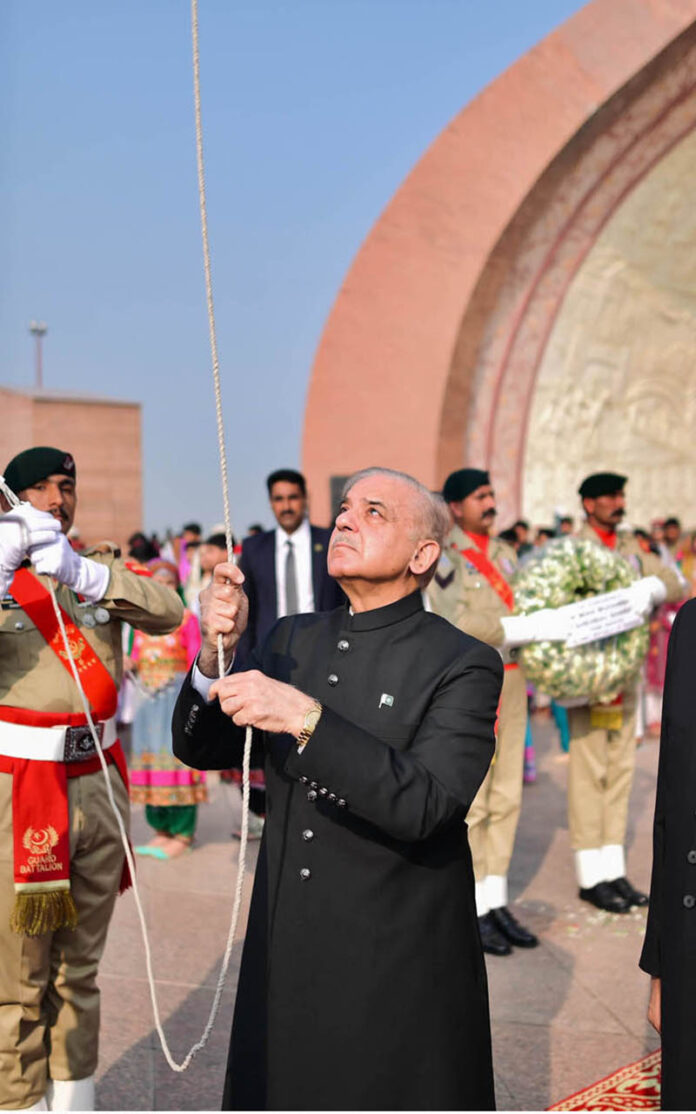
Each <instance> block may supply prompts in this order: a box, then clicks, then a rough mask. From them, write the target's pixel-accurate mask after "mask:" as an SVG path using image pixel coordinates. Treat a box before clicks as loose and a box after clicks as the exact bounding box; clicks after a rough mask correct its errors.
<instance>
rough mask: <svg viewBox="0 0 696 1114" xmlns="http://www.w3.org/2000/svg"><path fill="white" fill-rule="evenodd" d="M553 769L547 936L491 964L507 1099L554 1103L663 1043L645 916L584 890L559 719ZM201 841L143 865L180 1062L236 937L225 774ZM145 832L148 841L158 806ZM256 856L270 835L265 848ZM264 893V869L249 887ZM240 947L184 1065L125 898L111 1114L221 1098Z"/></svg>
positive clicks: (547, 793) (647, 780)
mask: <svg viewBox="0 0 696 1114" xmlns="http://www.w3.org/2000/svg"><path fill="white" fill-rule="evenodd" d="M534 734H535V740H536V743H537V760H538V766H539V775H538V780H537V782H536V783H535V784H534V785H531V786H527V787H525V793H524V804H523V811H522V819H521V823H520V831H519V836H518V842H517V848H516V852H515V857H514V859H513V864H512V872H511V893H512V897H513V899H514V908H515V911H516V913H517V914H518V916H519V917H520V918H521V919H522V920H523V921H524V923H526V924H528V925H529V926H530V927H531V928H533V929H534V930H535V931H536V932H538V933H539V934H540V936H541V946H540V947H539V948H537V949H535V950H533V951H528V952H524V951H516V952H515V953H514V955H512V956H510V957H505V958H502V959H497V958H490V957H489V962H488V972H489V980H490V995H491V1017H492V1026H493V1052H494V1064H495V1069H496V1088H497V1100H498V1107H499V1108H500V1109H502V1110H543V1109H545V1108H546V1107H548V1106H549V1105H550V1104H551V1103H554V1102H557V1101H559V1100H560V1099H562V1098H564V1097H566V1096H568V1095H570V1094H572V1093H573V1092H574V1091H577V1090H579V1089H580V1088H581V1087H584V1086H586V1085H588V1084H589V1083H591V1082H594V1081H595V1080H597V1079H600V1078H602V1077H603V1076H604V1075H607V1074H608V1073H609V1072H611V1071H613V1070H614V1069H616V1068H618V1067H620V1066H622V1065H624V1064H627V1063H630V1062H631V1061H632V1060H636V1059H638V1058H640V1057H641V1056H642V1055H645V1054H646V1053H647V1052H650V1051H652V1049H653V1048H655V1047H656V1045H657V1039H656V1037H655V1035H654V1033H653V1032H652V1030H651V1029H650V1028H649V1027H648V1025H647V1022H646V1020H645V1012H646V1005H647V996H648V979H647V976H645V975H643V974H642V972H640V971H639V970H638V966H637V963H638V956H639V954H640V948H641V942H642V936H643V930H644V924H645V915H644V913H642V912H634V913H632V914H629V915H627V916H621V917H619V916H612V915H610V914H604V913H600V912H599V911H597V910H593V909H592V907H590V906H587V905H585V904H584V903H583V902H581V901H579V899H578V898H577V894H576V887H575V882H574V878H573V873H572V869H571V858H570V850H569V843H568V830H567V825H566V815H565V784H566V777H567V759H566V758H565V757H564V756H563V755H562V754H561V752H560V749H559V747H558V744H557V742H556V737H555V732H554V731H553V728H552V727H551V726H550V725H549V724H548V723H546V722H543V721H542V722H538V721H537V722H535V725H534ZM657 750H658V748H657V745H656V744H655V743H646V744H645V745H644V746H643V747H641V748H640V750H639V752H638V763H637V771H636V779H635V784H634V789H633V794H632V798H631V812H630V830H629V857H628V864H629V877H630V878H631V880H632V881H633V882H634V883H635V884H636V885H638V886H640V887H643V888H647V887H648V884H649V874H650V857H651V825H652V809H653V797H654V784H655V775H656V770H657ZM211 782H212V784H211V802H210V803H209V804H208V805H207V806H205V807H202V808H201V809H200V823H199V833H198V834H199V839H198V844H197V847H196V849H195V850H194V851H193V852H192V853H191V854H189V855H187V856H185V857H184V858H182V859H179V860H177V861H176V862H171V863H160V862H156V861H154V860H140V866H139V878H140V886H141V892H142V895H143V900H144V905H145V914H146V917H147V921H148V925H149V927H150V933H151V938H152V941H153V964H154V970H155V974H156V979H157V989H158V996H159V1002H160V1009H161V1014H162V1018H163V1022H164V1027H165V1031H166V1033H167V1037H168V1039H169V1041H170V1042H171V1045H172V1049H173V1054H174V1057H175V1058H176V1059H182V1058H183V1056H184V1055H185V1053H186V1052H187V1051H188V1049H189V1047H190V1046H191V1044H192V1043H193V1042H194V1041H195V1040H197V1038H198V1036H199V1035H200V1033H201V1031H202V1029H203V1026H204V1024H205V1021H206V1019H207V1015H208V1011H209V1009H210V1005H211V1002H212V998H213V993H214V987H215V983H216V979H217V974H218V971H219V966H220V960H221V957H222V953H223V950H224V945H225V938H226V934H227V928H228V924H229V916H230V910H231V904H232V889H233V886H234V882H235V876H236V863H237V851H238V844H237V843H236V841H234V840H232V839H231V838H230V832H231V829H232V827H233V821H234V820H235V819H236V818H237V817H238V815H239V809H238V805H237V803H236V802H237V799H238V798H235V797H234V796H233V795H232V794H233V792H234V791H230V790H229V789H228V787H227V786H223V785H221V784H220V783H219V782H218V781H217V779H216V778H215V777H214V775H213V777H212V778H211ZM133 829H134V837H135V842H138V841H141V840H144V839H145V838H146V832H147V826H146V824H145V820H144V815H143V810H142V809H135V810H134V816H133ZM250 846H251V848H252V851H251V864H250V868H251V870H253V866H254V863H255V859H256V854H257V849H258V845H254V844H252V845H250ZM250 890H251V873H249V875H248V877H247V879H246V882H245V893H246V897H247V901H248V896H249V893H250ZM239 956H240V946H239V945H236V946H235V950H234V953H233V957H232V965H231V969H230V977H229V985H228V987H227V988H226V990H225V992H224V996H223V1000H222V1005H221V1009H220V1014H219V1016H218V1020H217V1024H216V1026H215V1028H214V1030H213V1034H212V1036H211V1039H210V1041H209V1043H208V1045H207V1047H206V1048H205V1050H204V1051H203V1052H201V1053H200V1054H199V1055H198V1056H197V1058H196V1059H195V1060H194V1062H193V1065H192V1066H191V1068H190V1069H189V1070H188V1071H187V1072H186V1073H185V1074H183V1075H181V1074H174V1073H172V1072H171V1070H170V1069H169V1067H168V1066H167V1064H166V1062H165V1059H164V1057H163V1055H162V1053H161V1051H160V1048H159V1041H158V1038H157V1034H156V1033H155V1031H154V1027H153V1023H152V1009H151V1005H150V1000H149V991H148V987H147V982H146V974H145V962H144V958H143V947H142V942H141V939H140V932H139V927H138V923H137V914H136V909H135V903H134V901H133V897H132V895H131V894H128V895H126V896H124V897H123V898H120V899H119V901H118V903H117V911H116V915H115V917H114V921H113V924H112V927H111V934H110V938H109V943H108V946H107V950H106V954H105V956H104V960H103V963H102V968H101V975H100V983H101V987H102V1038H101V1060H100V1069H99V1074H98V1085H97V1103H98V1107H99V1109H102V1110H103V1109H107V1110H209V1109H213V1110H215V1109H219V1106H220V1095H221V1088H222V1079H223V1074H224V1065H225V1058H226V1052H227V1041H228V1036H229V1030H230V1024H231V1017H232V1007H233V995H234V984H235V982H236V975H237V970H238V965H239Z"/></svg>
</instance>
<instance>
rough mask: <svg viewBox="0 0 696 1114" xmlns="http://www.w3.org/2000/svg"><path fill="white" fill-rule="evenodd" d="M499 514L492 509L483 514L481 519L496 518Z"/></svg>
mask: <svg viewBox="0 0 696 1114" xmlns="http://www.w3.org/2000/svg"><path fill="white" fill-rule="evenodd" d="M497 513H498V512H497V510H496V509H495V507H491V508H490V509H489V510H487V511H484V512H483V514H482V515H481V518H495V516H496V515H497Z"/></svg>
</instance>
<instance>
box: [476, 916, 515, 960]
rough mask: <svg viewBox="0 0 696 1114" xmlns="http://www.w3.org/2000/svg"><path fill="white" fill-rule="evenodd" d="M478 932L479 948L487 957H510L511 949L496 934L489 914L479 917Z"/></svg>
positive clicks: (497, 933)
mask: <svg viewBox="0 0 696 1114" xmlns="http://www.w3.org/2000/svg"><path fill="white" fill-rule="evenodd" d="M478 923H479V932H480V933H481V946H482V948H483V950H484V952H488V954H489V955H510V952H511V951H512V948H511V947H510V945H509V944H508V942H507V940H506V939H505V937H504V936H501V934H500V933H499V932H498V929H497V928H496V925H495V922H494V921H493V918H492V917H491V914H490V913H486V914H485V915H484V916H483V917H479V919H478Z"/></svg>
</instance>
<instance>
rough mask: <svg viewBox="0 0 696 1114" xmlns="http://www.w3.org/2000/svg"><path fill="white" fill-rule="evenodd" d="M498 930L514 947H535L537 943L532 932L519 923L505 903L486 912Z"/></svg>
mask: <svg viewBox="0 0 696 1114" xmlns="http://www.w3.org/2000/svg"><path fill="white" fill-rule="evenodd" d="M488 915H489V917H490V918H491V920H492V921H493V924H494V925H495V927H496V928H497V929H498V932H500V934H501V935H502V936H504V937H505V939H506V940H508V941H509V943H511V944H514V945H515V947H516V948H535V947H536V946H537V944H538V943H539V941H538V939H537V938H536V936H535V935H534V933H533V932H530V931H529V929H528V928H525V927H524V925H522V924H520V922H519V921H518V920H517V917H515V916H513V914H512V913H511V912H510V910H509V909H508V907H507V905H500V906H499V907H498V908H497V909H491V911H490V913H489V914H488Z"/></svg>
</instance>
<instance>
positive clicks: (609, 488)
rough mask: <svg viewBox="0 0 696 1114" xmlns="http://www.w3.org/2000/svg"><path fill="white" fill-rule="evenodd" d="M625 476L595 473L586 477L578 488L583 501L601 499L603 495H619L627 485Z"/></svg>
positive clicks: (613, 473)
mask: <svg viewBox="0 0 696 1114" xmlns="http://www.w3.org/2000/svg"><path fill="white" fill-rule="evenodd" d="M627 482H628V481H627V479H626V477H625V476H619V475H618V473H616V472H593V474H592V475H591V476H586V477H585V479H584V480H583V481H582V483H581V484H580V487H579V488H578V495H579V496H580V498H581V499H599V498H600V496H602V495H617V494H618V492H620V491H623V489H624V488H625V486H626V484H627Z"/></svg>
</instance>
